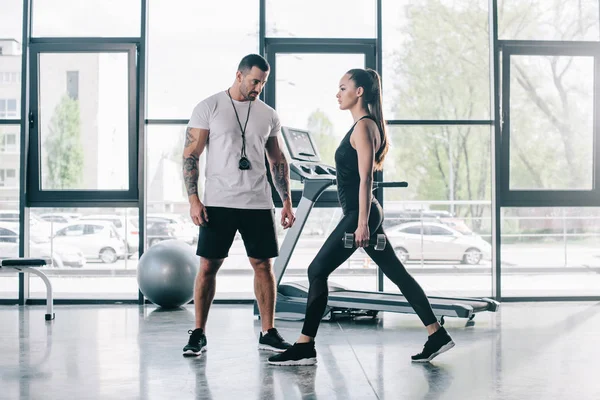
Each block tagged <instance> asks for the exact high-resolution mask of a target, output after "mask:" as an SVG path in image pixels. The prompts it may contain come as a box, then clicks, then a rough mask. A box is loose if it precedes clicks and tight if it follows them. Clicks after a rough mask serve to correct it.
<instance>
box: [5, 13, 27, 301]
mask: <svg viewBox="0 0 600 400" xmlns="http://www.w3.org/2000/svg"><path fill="white" fill-rule="evenodd" d="M0 19H1V17H0ZM0 59H1V57H0ZM20 131H21V130H20V127H19V126H18V125H0V259H4V258H14V257H18V256H19V247H18V235H19V228H20V222H19V188H20V182H19V172H20V169H21V164H20V149H19V147H18V146H17V145H16V144H14V142H13V140H14V141H16V142H17V143H20V136H21V132H20ZM35 224H36V221H35V219H34V218H32V220H31V227H32V228H34V227H35ZM18 296H19V278H18V274H17V273H15V272H14V271H11V270H7V269H0V299H16V298H18Z"/></svg>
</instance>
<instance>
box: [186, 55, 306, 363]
mask: <svg viewBox="0 0 600 400" xmlns="http://www.w3.org/2000/svg"><path fill="white" fill-rule="evenodd" d="M269 69H270V68H269V64H268V62H267V61H266V60H265V59H264V58H263V57H261V56H260V55H257V54H250V55H247V56H246V57H244V58H243V59H242V60H241V62H240V64H239V66H238V71H237V72H236V76H235V81H234V82H233V84H232V85H231V87H230V88H229V89H227V90H224V91H221V92H219V93H216V94H214V95H212V96H210V97H208V98H206V99H205V100H203V101H202V102H200V103H199V104H198V105H197V106H196V107H195V108H194V111H193V113H192V117H191V119H190V121H189V123H188V128H187V132H186V141H185V148H184V150H183V175H184V180H185V185H186V188H187V192H188V196H189V202H190V216H191V217H192V220H193V221H194V223H195V224H196V225H199V226H200V235H199V238H198V250H197V254H198V255H199V256H200V270H199V271H198V275H197V277H196V282H195V289H194V303H195V312H196V329H194V330H193V331H190V332H189V333H190V337H189V342H188V344H187V345H186V346H185V347H184V348H183V353H184V355H190V356H197V355H200V354H202V352H203V351H204V350H205V349H206V335H205V326H206V319H207V317H208V310H209V308H210V305H211V303H212V301H213V298H214V295H215V279H216V275H217V271H218V270H219V267H221V265H222V264H223V261H224V259H225V258H226V257H227V256H228V252H229V248H230V247H231V244H232V242H233V239H234V237H235V234H236V232H237V231H239V232H240V234H241V236H242V239H243V241H244V246H245V248H246V254H247V255H248V258H249V260H250V264H251V265H252V268H253V269H254V292H255V294H256V299H257V301H258V305H259V310H260V316H261V324H262V332H261V333H260V338H259V349H264V350H272V351H276V352H283V351H285V350H286V349H287V348H289V347H291V345H290V344H289V343H287V342H286V341H285V340H283V338H282V337H281V336H280V335H279V333H278V332H277V330H276V329H275V328H274V309H275V296H276V287H275V278H274V276H273V271H272V266H271V258H273V257H276V256H277V255H278V249H279V246H278V243H277V236H276V230H275V218H274V217H275V210H274V206H273V200H272V198H271V189H270V185H269V183H268V180H267V175H266V167H265V162H264V157H265V149H266V154H267V158H268V160H269V164H270V166H271V174H272V177H273V182H274V184H275V186H276V188H277V191H278V193H279V196H280V197H281V199H282V201H283V209H282V211H281V224H282V226H283V228H284V229H287V228H289V227H291V226H292V225H293V224H294V220H295V217H294V213H293V211H292V197H291V192H290V179H289V167H288V163H287V160H286V158H285V155H284V154H283V152H282V151H281V147H280V139H279V137H280V136H281V132H280V130H281V124H280V122H279V117H278V115H277V113H276V112H275V110H273V109H272V108H271V107H269V106H268V105H266V104H265V103H263V102H262V101H261V100H259V99H258V96H259V94H260V92H261V91H262V90H263V88H264V86H265V84H266V82H267V78H268V77H269ZM205 148H206V173H205V175H206V180H205V189H204V196H203V201H200V199H199V197H198V176H199V171H198V160H199V158H200V155H201V154H202V152H203V151H204V149H205Z"/></svg>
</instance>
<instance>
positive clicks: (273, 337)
mask: <svg viewBox="0 0 600 400" xmlns="http://www.w3.org/2000/svg"><path fill="white" fill-rule="evenodd" d="M290 347H292V345H291V344H289V343H288V342H286V341H285V340H284V339H283V338H282V337H281V335H280V334H279V332H277V329H275V328H271V329H269V330H268V331H267V334H266V335H263V333H262V332H261V333H260V338H259V339H258V349H259V350H271V351H276V352H278V353H283V352H284V351H286V350H287V349H289V348H290Z"/></svg>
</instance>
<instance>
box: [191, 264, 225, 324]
mask: <svg viewBox="0 0 600 400" xmlns="http://www.w3.org/2000/svg"><path fill="white" fill-rule="evenodd" d="M223 260H224V259H223V258H218V259H209V258H204V257H200V269H199V270H198V275H196V283H195V285H194V308H195V310H196V329H198V328H201V329H202V330H203V331H205V330H206V329H205V328H206V320H207V318H208V311H209V310H210V306H211V305H212V301H213V299H214V298H215V288H216V283H217V279H216V278H217V272H218V271H219V268H220V267H221V265H223Z"/></svg>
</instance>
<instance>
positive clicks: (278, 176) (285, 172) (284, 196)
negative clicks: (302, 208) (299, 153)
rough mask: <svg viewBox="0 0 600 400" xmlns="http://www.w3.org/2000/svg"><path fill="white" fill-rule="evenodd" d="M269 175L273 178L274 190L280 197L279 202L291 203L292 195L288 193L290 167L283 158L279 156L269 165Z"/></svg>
mask: <svg viewBox="0 0 600 400" xmlns="http://www.w3.org/2000/svg"><path fill="white" fill-rule="evenodd" d="M271 175H272V176H273V183H274V184H275V189H277V193H279V197H281V201H283V202H284V203H285V202H286V201H290V202H291V201H292V195H291V192H290V167H289V165H288V163H287V160H286V159H285V156H284V155H283V154H281V156H280V157H279V159H278V160H277V161H275V162H274V163H273V164H272V165H271Z"/></svg>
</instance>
